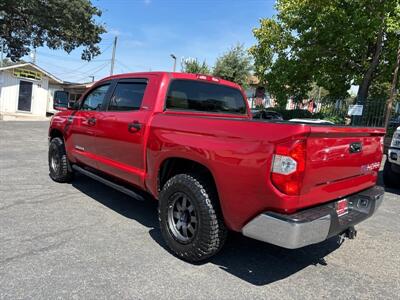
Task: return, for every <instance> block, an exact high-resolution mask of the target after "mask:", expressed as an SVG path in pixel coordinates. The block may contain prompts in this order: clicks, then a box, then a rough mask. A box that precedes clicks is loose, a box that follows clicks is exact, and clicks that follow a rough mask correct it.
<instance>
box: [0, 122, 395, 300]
mask: <svg viewBox="0 0 400 300" xmlns="http://www.w3.org/2000/svg"><path fill="white" fill-rule="evenodd" d="M47 128H48V122H0V298H1V299H22V298H24V299H26V298H36V299H55V298H62V299H64V298H68V299H70V298H72V299H81V298H85V299H95V298H96V299H104V298H107V299H109V298H111V299H112V298H118V299H126V298H130V299H132V298H140V299H155V298H176V299H182V298H186V299H188V298H194V299H205V298H209V299H215V298H224V299H233V298H235V299H236V298H240V299H242V298H247V299H248V298H251V299H253V298H254V299H257V298H268V299H314V298H338V299H345V298H352V299H354V298H360V299H376V298H382V299H399V295H400V267H399V266H400V217H399V215H400V191H399V190H387V191H386V195H385V200H384V202H383V204H382V206H381V207H380V210H379V211H378V213H377V214H376V215H375V216H374V217H373V218H371V219H369V220H367V221H365V222H364V223H362V224H360V225H359V226H358V227H357V229H358V237H357V238H356V239H355V240H352V241H350V240H346V241H345V242H344V244H342V245H341V246H339V245H338V244H337V242H336V240H335V239H331V240H328V241H326V242H324V243H321V244H319V245H313V246H309V247H305V248H303V249H300V250H285V249H282V248H279V247H275V246H272V245H268V244H265V243H261V242H258V241H254V240H251V239H247V238H245V237H242V236H241V235H239V234H234V235H232V236H231V237H230V239H229V241H228V243H227V244H226V247H225V249H224V250H223V252H221V253H220V254H219V255H218V256H217V257H215V258H213V259H212V260H211V261H210V262H207V263H204V264H198V265H193V264H189V263H186V262H183V261H181V260H179V259H178V258H176V257H174V256H173V255H171V254H170V253H169V252H168V250H167V249H166V246H165V243H164V242H163V240H162V237H161V234H160V231H159V229H158V221H157V216H156V204H155V203H154V202H152V201H146V202H138V201H135V200H133V199H131V198H129V197H128V196H125V195H124V194H121V193H120V192H118V191H114V190H112V189H111V188H108V187H106V186H104V185H102V184H101V183H97V182H95V181H93V180H91V179H89V178H86V177H84V176H77V177H76V179H75V180H74V182H73V183H72V184H58V183H55V182H52V181H51V179H50V178H49V176H48V167H47Z"/></svg>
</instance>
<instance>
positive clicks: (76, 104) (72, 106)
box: [68, 101, 79, 110]
mask: <svg viewBox="0 0 400 300" xmlns="http://www.w3.org/2000/svg"><path fill="white" fill-rule="evenodd" d="M68 109H71V110H78V109H79V101H68Z"/></svg>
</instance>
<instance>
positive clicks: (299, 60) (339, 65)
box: [250, 0, 400, 103]
mask: <svg viewBox="0 0 400 300" xmlns="http://www.w3.org/2000/svg"><path fill="white" fill-rule="evenodd" d="M399 7H400V4H399V1H398V0H278V1H277V4H276V10H277V11H278V13H277V15H276V16H275V17H273V18H269V19H262V20H261V21H260V27H259V28H255V29H254V30H253V34H254V36H255V37H256V39H257V44H256V45H255V46H253V47H252V48H251V49H250V53H251V54H252V55H253V56H254V59H255V72H256V74H257V75H258V77H260V79H261V80H262V81H264V82H267V83H268V90H269V91H270V92H271V93H272V94H274V95H275V96H276V97H277V98H278V101H280V103H285V102H286V100H287V99H288V97H290V96H294V97H300V98H301V97H305V96H306V95H307V93H308V92H309V91H310V89H311V87H312V84H313V83H315V84H317V85H318V86H321V87H323V88H325V89H326V90H327V91H329V94H330V96H331V97H346V96H347V90H348V89H349V88H350V86H351V84H355V85H359V86H360V87H359V91H358V95H357V98H358V101H360V102H364V101H365V99H366V98H367V96H368V91H369V87H370V86H371V83H372V82H373V80H374V79H375V80H379V79H378V78H379V77H381V78H385V80H384V81H389V80H390V78H389V77H390V75H388V74H390V73H392V70H393V66H394V64H395V60H396V49H397V44H398V40H399V38H400V9H399Z"/></svg>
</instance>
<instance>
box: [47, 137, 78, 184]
mask: <svg viewBox="0 0 400 300" xmlns="http://www.w3.org/2000/svg"><path fill="white" fill-rule="evenodd" d="M49 171H50V177H51V179H53V180H54V181H57V182H70V181H71V180H72V176H73V173H72V170H71V168H70V165H69V162H68V158H67V153H66V151H65V146H64V141H63V140H62V139H61V138H59V137H56V138H53V139H52V140H51V142H50V146H49Z"/></svg>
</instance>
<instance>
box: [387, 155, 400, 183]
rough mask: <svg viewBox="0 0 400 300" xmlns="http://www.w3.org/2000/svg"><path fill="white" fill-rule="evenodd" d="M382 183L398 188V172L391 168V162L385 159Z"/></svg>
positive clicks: (399, 177) (399, 180) (399, 179)
mask: <svg viewBox="0 0 400 300" xmlns="http://www.w3.org/2000/svg"><path fill="white" fill-rule="evenodd" d="M383 183H384V184H385V186H387V187H390V188H400V174H398V173H396V172H394V171H393V170H392V164H391V162H389V161H388V160H387V159H386V162H385V166H384V168H383Z"/></svg>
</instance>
